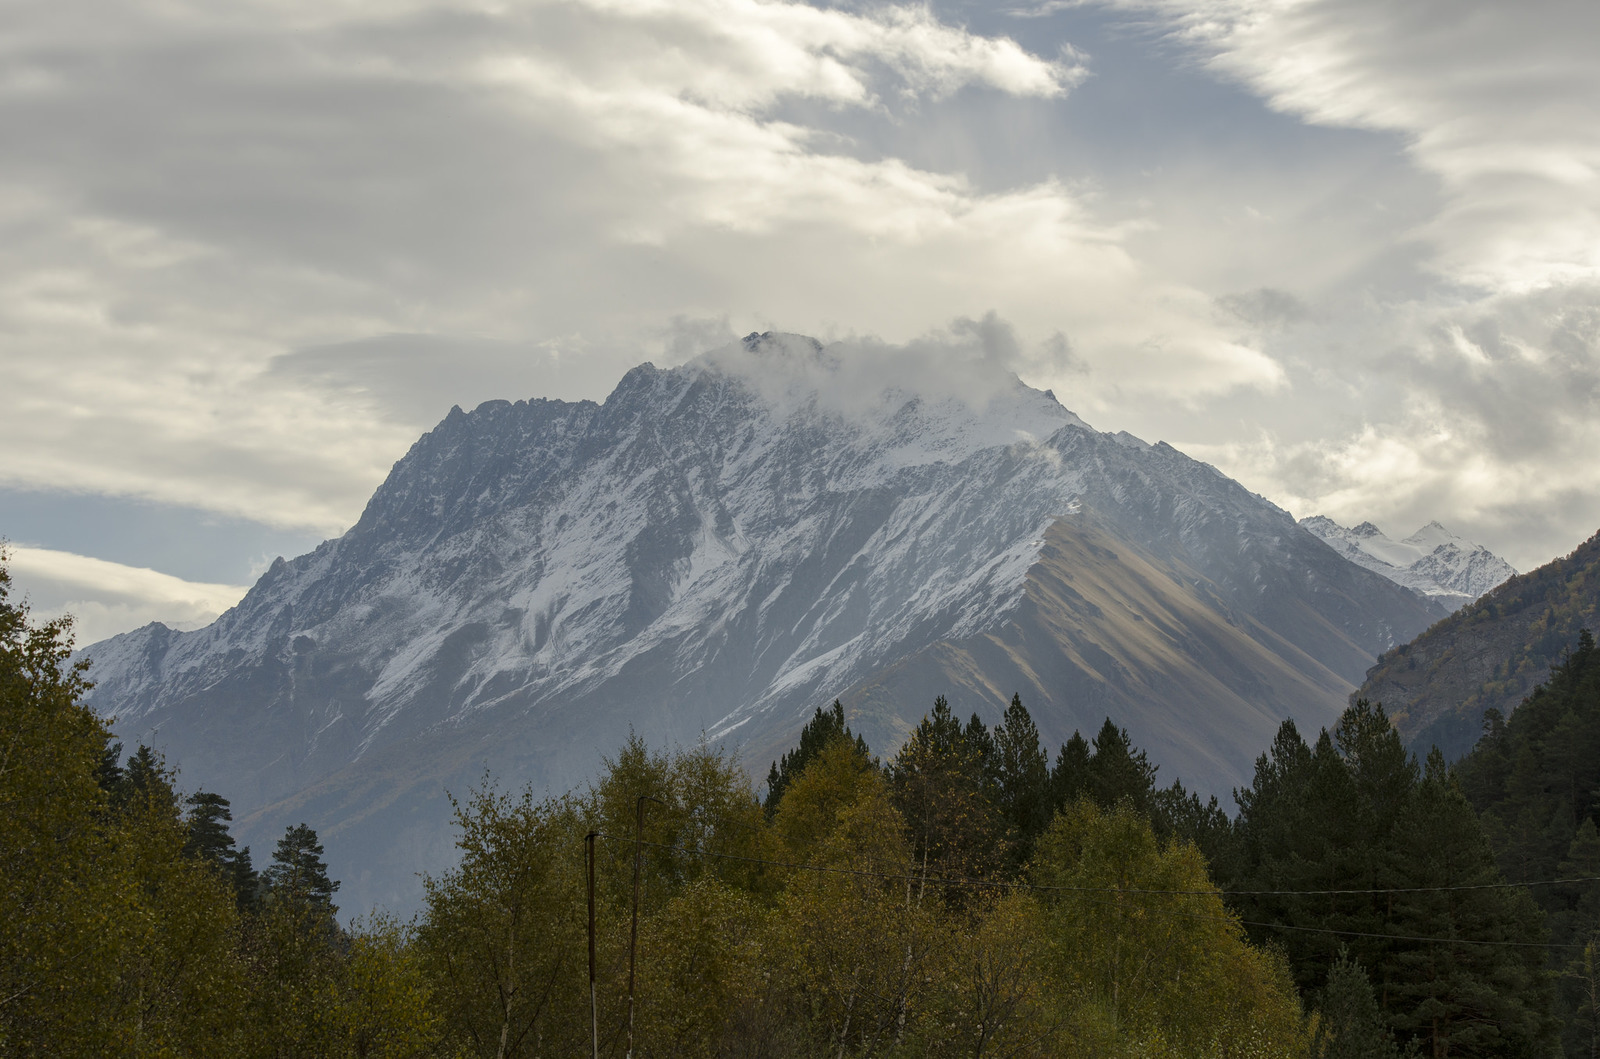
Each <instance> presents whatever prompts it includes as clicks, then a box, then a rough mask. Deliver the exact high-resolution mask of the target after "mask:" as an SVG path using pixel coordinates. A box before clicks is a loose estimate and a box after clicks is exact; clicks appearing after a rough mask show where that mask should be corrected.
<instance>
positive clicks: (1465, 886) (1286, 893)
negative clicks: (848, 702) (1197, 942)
mask: <svg viewBox="0 0 1600 1059" xmlns="http://www.w3.org/2000/svg"><path fill="white" fill-rule="evenodd" d="M596 833H597V834H599V835H600V837H601V838H603V839H606V840H607V841H610V842H616V841H620V840H619V839H616V838H613V837H612V836H610V835H607V834H605V833H603V832H596ZM629 841H631V840H629ZM645 845H647V846H653V847H655V848H656V849H667V850H673V851H675V852H678V853H687V854H690V855H691V856H697V857H717V858H720V859H722V860H737V861H744V862H746V863H749V864H765V865H770V866H773V867H778V868H790V869H793V870H795V871H816V872H832V873H835V874H841V875H867V876H872V877H874V878H883V879H896V880H899V881H910V882H929V883H935V884H937V885H942V886H970V887H992V886H1012V887H1020V888H1023V889H1030V890H1060V891H1065V892H1071V893H1115V894H1152V895H1158V896H1187V895H1205V894H1220V895H1221V896H1223V897H1329V896H1336V895H1346V896H1349V895H1360V894H1365V895H1369V896H1370V895H1372V894H1420V893H1447V892H1451V891H1456V890H1514V889H1517V888H1518V887H1523V886H1567V885H1575V884H1581V883H1600V875H1590V876H1583V877H1581V878H1575V879H1546V880H1540V881H1537V882H1524V883H1518V882H1497V883H1462V884H1459V885H1453V886H1387V887H1371V888H1367V889H1345V890H1221V889H1217V888H1211V889H1207V890H1156V889H1146V888H1140V887H1133V886H1130V887H1124V888H1120V889H1119V888H1115V887H1096V886H1055V885H1047V884H1044V883H1024V882H997V881H995V880H993V879H972V878H963V877H960V876H952V875H928V876H923V875H915V874H909V875H908V874H900V875H897V874H894V873H884V872H872V871H867V870H865V869H860V868H836V867H829V866H826V865H821V864H800V863H796V862H793V861H782V860H769V859H767V858H765V857H744V856H739V855H738V854H734V853H713V852H712V851H710V850H704V849H691V848H689V847H687V846H674V845H669V844H667V843H663V842H646V843H645Z"/></svg>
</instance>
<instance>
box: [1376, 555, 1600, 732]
mask: <svg viewBox="0 0 1600 1059" xmlns="http://www.w3.org/2000/svg"><path fill="white" fill-rule="evenodd" d="M1597 608H1600V534H1596V535H1595V536H1594V537H1591V538H1590V539H1589V540H1587V541H1585V542H1584V543H1583V544H1581V545H1579V546H1578V547H1577V548H1576V549H1575V550H1574V551H1573V552H1572V554H1570V555H1568V556H1566V557H1565V558H1562V559H1556V560H1554V561H1552V562H1549V563H1546V564H1545V565H1544V566H1541V567H1539V568H1538V569H1537V570H1533V571H1530V572H1529V573H1526V574H1520V575H1518V576H1516V577H1513V578H1512V579H1511V580H1509V581H1507V582H1506V583H1505V584H1503V585H1501V586H1500V587H1498V588H1496V589H1495V590H1493V591H1492V592H1490V593H1489V594H1488V595H1486V596H1484V597H1483V598H1482V599H1480V600H1478V601H1477V602H1476V603H1473V604H1470V605H1469V606H1466V607H1463V608H1462V609H1461V610H1459V611H1457V612H1455V613H1454V614H1452V615H1450V617H1448V618H1446V619H1445V620H1444V621H1442V622H1439V623H1438V624H1437V625H1434V626H1433V627H1431V628H1430V629H1428V630H1427V631H1426V632H1425V633H1423V634H1422V635H1421V636H1419V637H1417V638H1416V639H1415V640H1413V641H1412V642H1410V643H1407V644H1402V645H1400V646H1399V647H1396V648H1394V649H1393V650H1391V651H1387V652H1385V653H1384V655H1383V656H1382V657H1381V658H1379V659H1378V664H1377V665H1375V666H1373V667H1372V669H1371V670H1369V671H1368V673H1367V676H1366V679H1365V680H1364V681H1363V683H1362V685H1361V688H1360V690H1359V691H1358V692H1357V694H1358V695H1360V696H1362V697H1365V698H1367V699H1369V700H1371V701H1373V702H1381V703H1383V706H1384V709H1385V710H1387V711H1388V712H1389V716H1390V717H1392V718H1394V722H1395V724H1396V725H1397V726H1398V727H1399V729H1400V732H1401V734H1402V735H1404V736H1405V738H1406V741H1407V744H1408V745H1409V746H1410V747H1411V748H1412V749H1413V750H1416V751H1418V752H1421V753H1426V751H1427V750H1428V748H1429V747H1431V746H1433V745H1435V744H1437V745H1438V746H1439V748H1440V749H1441V750H1443V751H1444V752H1445V755H1446V756H1447V757H1449V758H1450V759H1452V760H1454V759H1456V758H1459V757H1460V756H1461V755H1463V754H1465V753H1466V752H1467V751H1468V750H1470V749H1471V748H1472V745H1473V743H1475V742H1476V741H1477V739H1478V736H1479V734H1480V733H1481V732H1482V723H1483V712H1484V711H1485V710H1487V709H1491V708H1493V709H1497V710H1499V711H1500V712H1501V713H1502V714H1506V715H1509V714H1510V713H1511V711H1512V710H1514V709H1516V708H1517V705H1518V704H1519V703H1521V702H1522V700H1523V698H1524V697H1526V696H1527V695H1528V693H1529V692H1531V691H1532V690H1533V689H1534V687H1535V686H1536V685H1538V684H1539V683H1540V682H1541V681H1543V680H1544V679H1545V677H1546V676H1547V675H1548V674H1549V672H1550V667H1551V666H1552V665H1554V664H1556V663H1559V662H1560V661H1561V660H1562V658H1563V657H1565V655H1566V652H1567V651H1569V650H1571V649H1572V648H1573V647H1574V646H1575V645H1576V644H1577V642H1578V632H1579V630H1580V629H1584V628H1589V629H1594V628H1595V627H1596V624H1595V622H1596V616H1597V615H1596V610H1597Z"/></svg>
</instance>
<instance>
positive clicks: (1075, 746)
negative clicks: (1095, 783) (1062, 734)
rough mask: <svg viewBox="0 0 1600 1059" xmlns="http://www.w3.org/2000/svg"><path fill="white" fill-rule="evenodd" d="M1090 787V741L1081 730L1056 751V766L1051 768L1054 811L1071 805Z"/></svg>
mask: <svg viewBox="0 0 1600 1059" xmlns="http://www.w3.org/2000/svg"><path fill="white" fill-rule="evenodd" d="M1088 789H1089V742H1088V740H1086V739H1084V738H1083V735H1082V734H1081V733H1079V732H1073V733H1072V738H1071V739H1068V740H1067V741H1066V742H1065V743H1063V744H1062V745H1061V747H1060V749H1058V750H1057V751H1056V764H1055V768H1053V769H1051V770H1050V802H1051V811H1052V812H1054V811H1055V810H1057V809H1060V808H1062V807H1063V806H1067V805H1071V804H1072V803H1073V802H1075V801H1077V800H1078V799H1079V798H1080V797H1081V796H1083V795H1084V794H1085V793H1087V792H1088Z"/></svg>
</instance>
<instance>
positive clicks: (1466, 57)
mask: <svg viewBox="0 0 1600 1059" xmlns="http://www.w3.org/2000/svg"><path fill="white" fill-rule="evenodd" d="M1107 6H1116V7H1121V8H1125V9H1131V10H1135V11H1145V12H1151V13H1154V14H1156V15H1158V16H1159V17H1161V18H1162V19H1164V20H1165V21H1166V22H1167V23H1168V24H1169V25H1170V26H1172V27H1173V32H1174V33H1175V34H1176V35H1177V36H1179V37H1180V38H1181V39H1183V40H1185V41H1187V42H1189V43H1190V44H1192V45H1193V46H1195V47H1197V48H1199V49H1200V50H1201V51H1202V52H1203V54H1204V55H1205V56H1206V57H1207V59H1206V61H1207V62H1208V63H1209V65H1210V67H1211V68H1212V69H1214V70H1215V71H1217V72H1218V73H1220V74H1222V75H1224V76H1226V77H1230V78H1233V79H1236V80H1238V81H1240V82H1242V83H1244V84H1245V85H1247V86H1248V87H1250V88H1251V89H1252V90H1254V91H1256V92H1258V93H1260V94H1261V95H1262V97H1263V98H1265V99H1266V100H1267V101H1268V102H1269V103H1270V104H1271V105H1272V106H1273V107H1275V108H1277V109H1279V110H1282V111H1285V112H1287V113H1291V114H1295V115H1297V116H1300V117H1303V118H1304V119H1306V120H1308V121H1312V122H1317V123H1320V124H1325V125H1331V126H1341V127H1347V128H1359V129H1372V130H1378V131H1383V132H1393V133H1398V134H1400V135H1401V136H1403V137H1404V138H1405V144H1406V151H1407V153H1408V154H1409V155H1410V157H1411V158H1412V159H1413V160H1414V162H1415V163H1416V164H1417V165H1418V166H1419V167H1421V168H1422V169H1423V170H1425V171H1427V172H1428V173H1430V174H1433V175H1434V176H1436V177H1437V178H1438V179H1439V180H1440V181H1441V183H1442V186H1443V189H1444V194H1445V198H1446V206H1445V208H1444V209H1443V210H1442V211H1441V212H1440V213H1438V214H1437V215H1436V216H1435V217H1434V218H1432V220H1431V221H1430V222H1429V223H1427V224H1425V225H1423V226H1421V227H1420V228H1418V229H1417V230H1415V231H1413V232H1411V233H1410V235H1411V236H1412V237H1413V238H1415V239H1417V240H1420V241H1422V242H1423V243H1425V244H1426V245H1427V246H1428V247H1429V248H1430V249H1431V253H1432V259H1433V263H1434V265H1435V266H1436V267H1437V268H1438V269H1439V270H1440V271H1441V272H1442V273H1443V274H1445V275H1446V276H1448V277H1450V278H1452V279H1454V280H1457V281H1459V282H1463V283H1467V284H1473V285H1476V286H1481V287H1483V288H1486V289H1489V290H1495V291H1507V290H1511V291H1528V290H1533V289H1537V288H1539V287H1541V286H1544V285H1548V284H1551V283H1560V282H1565V281H1569V280H1574V279H1577V280H1583V279H1587V278H1590V277H1593V276H1594V275H1595V274H1596V272H1597V270H1600V122H1597V121H1596V115H1597V113H1600V64H1597V63H1595V61H1594V42H1595V41H1596V40H1597V39H1600V7H1596V6H1595V5H1594V4H1588V3H1569V2H1565V0H1543V2H1536V3H1519V4H1506V3H1500V2H1498V0H1472V2H1462V0H1414V2H1408V3H1401V4H1396V3H1391V2H1388V0H1110V2H1109V4H1108V5H1107Z"/></svg>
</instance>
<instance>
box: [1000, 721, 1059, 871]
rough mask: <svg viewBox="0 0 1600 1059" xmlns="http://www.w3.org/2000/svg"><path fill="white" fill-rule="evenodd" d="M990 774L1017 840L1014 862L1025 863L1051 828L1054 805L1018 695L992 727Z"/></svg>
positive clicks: (1045, 765) (1044, 761)
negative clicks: (992, 768) (1040, 838)
mask: <svg viewBox="0 0 1600 1059" xmlns="http://www.w3.org/2000/svg"><path fill="white" fill-rule="evenodd" d="M993 771H994V776H995V789H996V801H997V802H998V804H999V807H1000V813H1001V815H1002V816H1003V817H1004V818H1005V821H1006V823H1007V824H1009V825H1010V827H1011V830H1012V832H1013V833H1014V834H1015V835H1016V837H1017V844H1016V851H1015V860H1016V863H1018V864H1023V863H1026V862H1027V860H1028V857H1029V856H1030V855H1031V854H1032V852H1033V844H1034V842H1035V841H1036V840H1037V839H1038V837H1039V836H1040V835H1041V834H1043V833H1044V829H1045V828H1047V827H1049V826H1050V817H1051V815H1052V814H1053V812H1054V810H1055V806H1054V805H1053V804H1052V799H1051V790H1050V760H1049V757H1048V755H1047V754H1046V753H1045V750H1044V747H1043V746H1041V745H1040V743H1039V729H1038V727H1037V726H1036V725H1035V724H1034V723H1033V718H1032V717H1030V716H1029V715H1028V711H1027V709H1025V708H1024V707H1023V705H1022V696H1020V695H1012V696H1011V705H1010V706H1008V707H1007V708H1006V713H1005V717H1004V718H1002V719H1001V721H1000V723H999V724H998V725H996V726H995V729H994V770H993Z"/></svg>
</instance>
